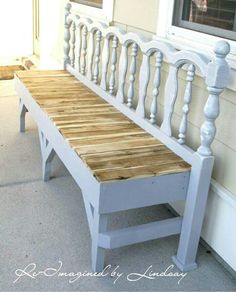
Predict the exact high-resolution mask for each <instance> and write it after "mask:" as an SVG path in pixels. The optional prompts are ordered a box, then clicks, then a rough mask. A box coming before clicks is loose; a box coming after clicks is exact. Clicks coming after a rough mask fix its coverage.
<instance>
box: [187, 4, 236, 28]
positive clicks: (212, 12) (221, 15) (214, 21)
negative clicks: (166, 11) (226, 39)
mask: <svg viewBox="0 0 236 292" xmlns="http://www.w3.org/2000/svg"><path fill="white" fill-rule="evenodd" d="M182 20H185V21H188V22H191V23H198V24H203V25H208V26H213V27H218V28H222V29H226V30H230V31H236V0H184V4H183V13H182Z"/></svg>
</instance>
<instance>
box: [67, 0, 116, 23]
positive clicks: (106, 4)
mask: <svg viewBox="0 0 236 292" xmlns="http://www.w3.org/2000/svg"><path fill="white" fill-rule="evenodd" d="M71 4H72V10H73V11H74V12H76V13H78V14H79V15H83V16H86V17H89V18H91V17H92V18H95V19H97V20H102V21H103V22H105V23H106V24H109V23H110V22H112V20H113V9H114V0H103V8H96V7H92V6H88V5H85V4H79V3H74V2H71Z"/></svg>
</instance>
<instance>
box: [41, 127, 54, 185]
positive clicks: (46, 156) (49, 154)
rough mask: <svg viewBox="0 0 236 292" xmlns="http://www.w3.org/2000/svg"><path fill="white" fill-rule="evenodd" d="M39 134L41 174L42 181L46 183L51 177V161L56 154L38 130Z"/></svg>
mask: <svg viewBox="0 0 236 292" xmlns="http://www.w3.org/2000/svg"><path fill="white" fill-rule="evenodd" d="M38 132H39V142H40V148H41V154H42V173H43V181H48V180H49V179H50V175H51V164H52V160H53V158H54V157H55V155H56V152H55V151H54V149H53V148H52V146H51V144H50V143H49V141H48V140H47V138H46V137H45V135H44V133H43V132H42V131H41V130H40V129H38Z"/></svg>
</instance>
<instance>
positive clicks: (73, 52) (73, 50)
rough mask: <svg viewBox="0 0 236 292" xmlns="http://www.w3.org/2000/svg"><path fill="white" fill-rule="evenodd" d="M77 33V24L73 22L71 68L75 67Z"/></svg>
mask: <svg viewBox="0 0 236 292" xmlns="http://www.w3.org/2000/svg"><path fill="white" fill-rule="evenodd" d="M75 31H76V24H75V23H74V22H72V24H71V66H72V67H75V41H76V39H75Z"/></svg>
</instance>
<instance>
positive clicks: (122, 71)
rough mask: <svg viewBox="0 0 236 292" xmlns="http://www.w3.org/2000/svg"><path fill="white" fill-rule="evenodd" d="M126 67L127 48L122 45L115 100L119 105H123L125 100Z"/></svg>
mask: <svg viewBox="0 0 236 292" xmlns="http://www.w3.org/2000/svg"><path fill="white" fill-rule="evenodd" d="M127 67H128V47H127V46H126V45H124V44H123V45H122V49H121V55H120V65H119V85H118V91H117V96H116V99H117V100H118V101H119V102H120V103H124V98H125V78H126V73H127Z"/></svg>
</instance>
